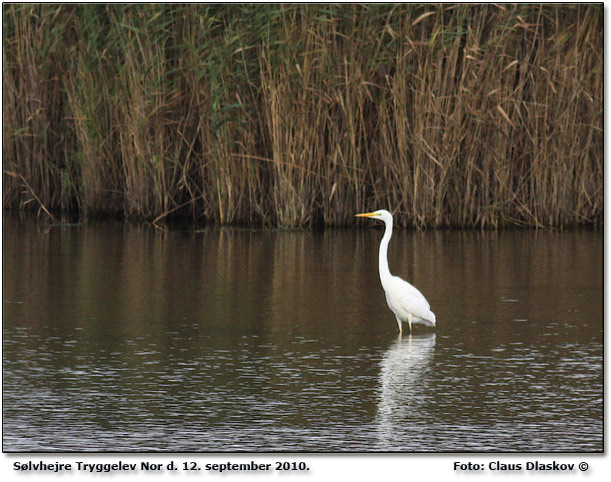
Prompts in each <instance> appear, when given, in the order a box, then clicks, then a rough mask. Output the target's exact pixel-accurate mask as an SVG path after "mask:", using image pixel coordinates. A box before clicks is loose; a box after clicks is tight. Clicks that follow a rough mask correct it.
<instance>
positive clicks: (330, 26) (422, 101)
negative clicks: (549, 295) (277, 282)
mask: <svg viewBox="0 0 611 482" xmlns="http://www.w3.org/2000/svg"><path fill="white" fill-rule="evenodd" d="M602 42H603V8H602V5H600V4H599V5H586V4H579V5H571V4H563V5H550V4H546V5H527V4H519V5H509V4H502V5H490V4H481V5H469V4H460V5H448V4H443V5H432V4H427V5H417V4H408V5H403V4H394V5H382V4H369V5H368V4H365V5H351V4H340V5H326V4H309V5H307V4H302V5H294V4H291V5H282V4H270V5H238V4H227V5H212V4H209V5H163V4H127V5H118V4H113V5H102V4H82V5H70V4H64V5H49V4H46V5H35V4H25V5H20V4H5V5H4V6H3V47H2V48H3V65H2V69H3V79H4V82H3V146H2V149H3V205H4V208H6V209H35V210H38V211H39V212H44V213H45V215H48V216H51V217H54V216H55V217H57V216H61V215H64V214H67V213H72V214H75V213H76V214H78V215H80V216H85V217H87V216H99V215H119V216H126V217H130V218H137V219H147V220H152V221H154V222H155V223H156V224H160V223H162V222H164V221H165V220H168V219H172V218H174V219H189V220H192V221H197V222H200V221H206V222H215V223H221V224H242V225H266V226H282V227H291V226H314V225H327V226H339V225H347V224H352V223H353V222H354V221H353V214H354V213H355V212H360V211H364V210H373V209H377V208H388V209H391V210H394V211H395V218H396V220H397V222H398V223H399V224H400V225H404V226H411V227H414V228H419V229H423V228H436V227H462V228H499V227H505V226H513V225H517V226H538V227H539V226H541V227H543V226H544V227H549V226H568V225H587V224H599V223H602V216H603V103H602V96H603V54H602Z"/></svg>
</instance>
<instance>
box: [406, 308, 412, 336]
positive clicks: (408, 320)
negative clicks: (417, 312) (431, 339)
mask: <svg viewBox="0 0 611 482" xmlns="http://www.w3.org/2000/svg"><path fill="white" fill-rule="evenodd" d="M407 322H408V323H409V332H410V333H411V332H412V314H411V313H408V314H407Z"/></svg>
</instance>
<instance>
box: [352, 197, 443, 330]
mask: <svg viewBox="0 0 611 482" xmlns="http://www.w3.org/2000/svg"><path fill="white" fill-rule="evenodd" d="M357 216H359V217H368V218H374V219H380V220H381V221H384V224H385V225H386V229H385V231H384V236H383V237H382V241H381V242H380V253H379V270H380V281H381V282H382V288H384V293H385V294H386V302H387V303H388V307H389V308H390V310H391V311H392V312H393V313H394V315H395V318H396V319H397V324H398V325H399V332H401V331H402V327H401V322H403V321H407V322H408V323H409V328H410V331H411V329H412V323H421V324H423V325H427V326H435V324H436V322H437V320H436V318H435V313H433V312H432V311H431V306H430V305H429V302H428V301H427V300H426V298H425V297H424V295H423V294H422V293H420V291H419V290H418V289H417V288H416V287H415V286H412V285H411V284H409V283H408V282H407V281H405V280H402V279H401V278H399V277H398V276H393V275H391V274H390V270H389V268H388V243H389V241H390V238H391V236H392V225H393V219H392V214H390V212H388V211H386V210H385V209H381V210H380V211H375V212H372V213H363V214H357Z"/></svg>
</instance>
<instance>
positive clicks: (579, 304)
mask: <svg viewBox="0 0 611 482" xmlns="http://www.w3.org/2000/svg"><path fill="white" fill-rule="evenodd" d="M381 235H382V232H381V231H380V230H377V229H368V230H360V231H357V230H329V231H325V232H324V233H321V234H314V233H309V232H282V231H261V230H241V229H208V230H205V231H203V232H194V231H189V232H158V231H155V230H152V229H149V228H147V227H142V226H140V227H138V226H132V225H129V224H122V223H109V222H106V223H92V224H87V225H81V226H70V227H52V228H49V227H47V226H42V225H36V224H32V223H22V222H16V221H13V220H12V219H10V218H6V217H5V219H4V226H3V448H4V450H5V451H9V452H11V451H111V450H112V451H151V450H152V451H215V452H217V451H232V452H233V451H334V452H335V451H384V452H386V451H407V452H412V451H415V452H440V451H521V452H524V451H601V450H602V448H603V433H602V431H603V401H602V397H603V393H602V392H603V369H602V354H603V350H602V323H603V315H602V299H603V294H602V279H603V275H602V270H603V268H602V248H603V241H602V235H601V234H600V233H596V232H592V231H571V232H532V231H508V232H490V233H482V232H474V233H470V232H469V233H464V232H450V231H442V232H424V233H414V232H408V231H396V232H395V235H394V236H393V239H392V241H391V244H390V254H389V258H390V268H391V271H392V272H393V274H397V275H400V276H402V277H404V278H405V279H408V280H409V281H410V282H412V283H413V284H415V285H416V286H417V287H418V288H419V289H420V290H421V291H422V292H423V293H424V294H425V295H426V296H427V298H428V299H429V301H430V303H431V307H432V309H433V311H434V312H435V313H436V315H437V320H438V327H437V328H436V329H434V330H431V329H428V328H424V327H421V326H416V327H415V330H414V334H413V335H412V336H407V335H405V334H404V336H403V338H398V336H397V335H398V334H397V327H396V321H395V319H394V316H393V315H392V313H391V312H390V311H389V310H388V308H387V307H386V304H385V300H384V294H383V291H382V288H381V286H380V284H379V279H378V275H377V247H378V243H379V240H380V238H381ZM405 328H406V329H407V326H406V327H405ZM404 333H405V332H404Z"/></svg>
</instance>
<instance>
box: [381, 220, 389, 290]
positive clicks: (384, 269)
mask: <svg viewBox="0 0 611 482" xmlns="http://www.w3.org/2000/svg"><path fill="white" fill-rule="evenodd" d="M391 236H392V221H391V222H390V223H386V229H385V230H384V237H382V241H381V242H380V258H379V268H380V280H381V281H382V283H383V282H384V280H385V279H388V278H390V276H391V274H390V269H388V243H389V242H390V237H391Z"/></svg>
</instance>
